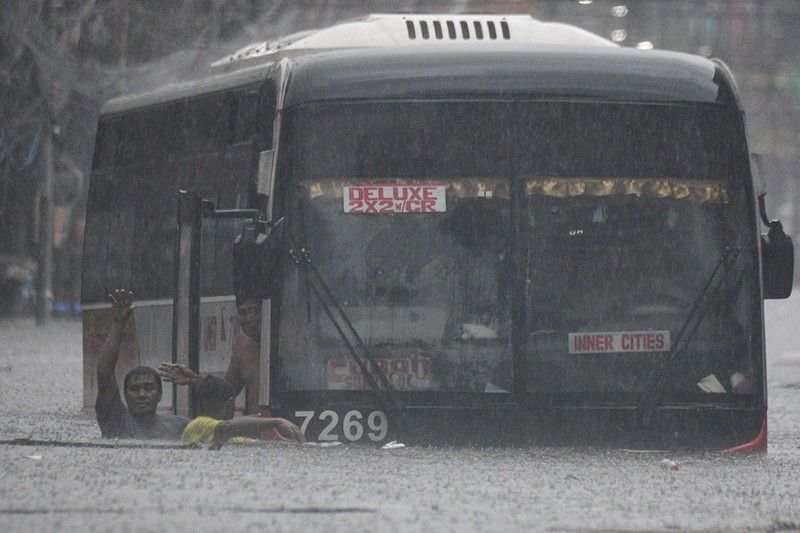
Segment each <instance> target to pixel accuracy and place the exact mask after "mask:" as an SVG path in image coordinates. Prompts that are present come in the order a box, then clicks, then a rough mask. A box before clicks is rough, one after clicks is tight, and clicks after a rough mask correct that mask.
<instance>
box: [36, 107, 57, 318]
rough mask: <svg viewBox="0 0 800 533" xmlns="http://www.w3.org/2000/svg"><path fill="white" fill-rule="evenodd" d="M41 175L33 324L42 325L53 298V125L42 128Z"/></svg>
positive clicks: (48, 313)
mask: <svg viewBox="0 0 800 533" xmlns="http://www.w3.org/2000/svg"><path fill="white" fill-rule="evenodd" d="M42 129H43V131H42V165H43V169H42V170H43V176H42V184H41V187H40V199H39V265H38V272H37V277H38V280H37V281H38V287H37V296H36V324H37V325H38V326H44V325H45V324H46V323H47V317H48V316H50V310H51V307H52V303H53V302H52V299H53V287H52V285H53V124H52V121H51V120H48V121H47V123H46V124H45V127H44V128H42Z"/></svg>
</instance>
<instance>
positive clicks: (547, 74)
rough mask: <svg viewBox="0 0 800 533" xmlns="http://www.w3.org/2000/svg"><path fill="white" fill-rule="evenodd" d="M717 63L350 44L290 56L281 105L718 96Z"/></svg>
mask: <svg viewBox="0 0 800 533" xmlns="http://www.w3.org/2000/svg"><path fill="white" fill-rule="evenodd" d="M714 75H715V67H714V64H713V63H712V62H711V61H709V60H707V59H704V58H701V57H698V56H691V55H687V54H680V53H677V52H666V51H653V50H647V51H645V50H637V49H631V48H618V47H608V48H606V47H575V46H562V45H503V46H493V45H489V46H487V45H474V44H469V45H467V44H463V45H461V46H457V47H456V46H448V47H437V46H431V47H425V48H423V47H416V46H415V47H397V48H375V49H350V50H337V51H329V52H322V53H318V54H312V55H305V56H298V57H295V58H293V59H292V67H291V74H290V78H289V84H288V87H287V91H286V96H285V101H284V107H290V106H292V105H297V104H299V103H303V102H310V101H326V100H344V99H373V98H374V99H384V98H385V99H392V98H398V99H399V98H435V97H448V96H454V97H459V96H462V97H463V96H468V97H475V98H480V97H493V96H499V97H505V96H507V97H525V96H533V97H537V96H556V97H590V98H598V99H603V100H617V101H620V100H624V101H625V100H626V101H660V102H667V101H668V102H716V101H717V97H718V91H719V87H718V86H717V83H716V82H715V80H714Z"/></svg>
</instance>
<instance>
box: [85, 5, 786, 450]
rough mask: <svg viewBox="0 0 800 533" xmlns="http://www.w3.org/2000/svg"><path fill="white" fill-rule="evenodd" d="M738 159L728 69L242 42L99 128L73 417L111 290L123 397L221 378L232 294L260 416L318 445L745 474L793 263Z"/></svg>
mask: <svg viewBox="0 0 800 533" xmlns="http://www.w3.org/2000/svg"><path fill="white" fill-rule="evenodd" d="M756 159H757V158H756V157H754V156H753V155H752V154H750V152H749V150H748V143H747V138H746V135H745V122H744V112H743V110H742V107H741V104H740V102H739V100H738V94H737V87H736V84H735V82H734V80H733V77H732V75H731V72H730V71H729V69H728V68H727V67H726V66H725V64H724V63H722V62H721V61H718V60H708V59H705V58H701V57H697V56H691V55H686V54H681V53H675V52H669V51H657V50H637V49H631V48H622V47H619V46H617V45H615V44H613V43H611V42H609V41H607V40H605V39H603V38H601V37H598V36H596V35H594V34H591V33H588V32H586V31H583V30H581V29H579V28H576V27H572V26H568V25H562V24H555V23H545V22H540V21H537V20H535V19H532V18H531V17H529V16H523V15H514V16H501V15H371V16H369V17H366V18H364V19H361V20H355V21H350V22H346V23H342V24H338V25H335V26H332V27H330V28H326V29H321V30H316V31H310V32H304V33H300V34H296V35H292V36H289V37H287V38H284V39H281V40H278V41H275V42H269V43H267V42H263V43H256V44H253V45H252V46H249V47H246V48H244V49H242V50H240V51H238V52H236V53H235V54H233V55H231V56H229V57H225V58H223V59H220V60H219V61H217V62H215V63H214V64H213V65H211V66H210V67H209V70H208V72H207V74H206V75H203V76H201V77H200V79H198V80H196V81H191V82H186V83H180V84H173V85H169V86H167V87H164V88H161V89H158V90H155V91H152V92H148V93H145V94H137V95H131V96H125V97H121V98H118V99H115V100H112V101H110V102H108V103H107V104H106V105H105V106H104V108H103V110H102V114H101V117H100V120H99V124H98V130H97V140H96V148H95V155H94V161H93V169H92V175H91V184H90V192H89V203H88V213H87V224H86V241H85V250H84V265H83V296H82V300H83V301H82V304H83V324H84V326H83V327H84V362H85V364H84V394H85V396H84V402H85V404H86V405H91V404H92V403H93V401H94V396H95V394H96V391H95V389H94V387H95V378H94V372H95V371H94V365H95V359H96V356H97V350H98V347H99V346H100V343H101V342H102V339H103V336H104V335H105V331H106V329H107V327H108V324H109V313H108V308H109V305H108V303H107V302H105V296H106V294H107V293H108V292H109V291H110V290H112V289H114V288H117V287H122V288H130V289H131V290H132V291H133V292H134V293H135V295H136V310H135V314H134V320H133V324H132V325H131V326H130V327H129V330H128V332H127V337H126V343H125V348H124V353H123V356H122V359H121V363H120V368H119V369H118V371H119V372H120V373H121V374H122V373H124V372H125V371H126V369H127V368H130V367H131V366H133V365H135V364H143V365H150V366H157V365H158V363H159V362H160V361H164V360H170V358H171V357H174V358H175V360H177V361H178V362H181V361H184V362H185V361H187V358H188V363H190V364H192V365H193V366H195V367H196V368H195V369H194V370H196V371H199V372H201V373H222V372H224V371H225V369H226V368H227V366H228V363H229V361H230V358H231V351H232V349H233V342H234V341H233V339H234V337H235V336H236V335H237V334H238V333H239V326H238V325H237V310H236V305H235V298H236V295H237V291H238V292H241V290H243V289H241V287H243V286H245V285H247V286H249V287H250V289H249V290H250V291H253V293H254V294H257V295H258V300H259V301H260V302H261V331H260V334H261V335H260V344H259V350H260V352H259V361H258V365H259V371H260V372H259V376H260V378H259V384H258V404H259V405H260V407H261V409H262V410H264V411H267V410H268V411H270V412H271V413H272V414H273V415H276V416H283V417H285V418H287V419H289V420H292V421H294V422H296V423H297V424H298V425H299V426H301V428H302V429H303V431H304V432H305V435H306V438H307V439H309V440H312V441H337V440H338V441H344V442H365V443H384V442H387V441H389V440H402V441H403V442H406V443H409V442H420V443H448V444H451V443H482V444H500V445H505V444H508V445H527V444H542V443H543V444H552V443H567V444H589V445H608V446H625V447H648V448H698V449H716V450H723V449H733V450H765V449H766V443H767V389H766V376H765V371H766V367H765V342H764V312H763V300H764V298H784V297H787V296H788V295H789V293H790V291H791V274H792V268H793V248H792V243H791V239H790V238H789V237H788V236H787V235H786V234H785V233H784V232H783V230H782V228H781V226H780V223H779V222H777V221H770V220H769V219H768V218H767V214H766V213H765V208H764V202H763V184H762V180H761V178H760V176H759V174H758V173H757V165H756V163H755V161H756ZM179 191H182V192H179ZM181 195H183V196H181ZM179 196H180V197H181V198H183V197H187V198H189V197H191V198H194V200H191V201H189V200H187V205H189V204H192V202H195V204H196V203H197V202H200V203H201V204H202V209H201V213H200V214H199V215H193V216H192V217H193V218H192V217H188V218H187V217H186V216H184V215H180V216H179V213H178V211H179V204H180V203H181V202H182V200H179ZM192 205H194V204H192ZM181 209H183V208H181ZM187 209H188V208H187ZM215 213H216V214H220V213H222V214H224V213H228V215H230V214H233V215H235V214H236V213H244V214H248V213H249V214H250V215H248V216H251V218H252V220H249V221H247V220H245V221H243V220H241V219H238V218H235V216H213V215H214V214H215ZM190 218H191V221H190V222H187V221H188V220H189V219H190ZM183 222H185V223H186V224H189V225H191V226H192V227H193V228H194V231H195V232H194V233H192V232H191V231H187V232H185V233H184V231H183V229H179V228H181V224H182V223H183ZM245 230H246V231H245ZM248 231H249V232H250V233H251V234H252V233H253V232H255V233H257V234H258V238H255V239H253V238H250V239H249V240H248V239H246V238H245V235H246V233H247V232H248ZM762 232H763V234H762ZM192 235H194V236H193V237H192ZM183 238H185V239H188V240H191V242H192V243H193V244H192V245H193V246H194V245H197V246H198V251H197V252H196V256H195V257H194V259H192V260H190V261H188V262H186V261H183V259H181V258H182V257H183V256H184V255H185V252H186V250H189V247H187V246H188V245H187V246H184V244H185V243H181V242H179V241H180V240H181V239H183ZM237 238H238V239H239V241H238V242H239V243H240V246H239V245H237V244H235V243H234V241H235V240H236V239H237ZM243 239H244V240H243ZM245 241H246V242H245ZM198 243H200V244H198ZM237 246H239V248H237ZM247 250H249V252H247ZM253 250H255V253H253ZM245 252H247V253H249V254H250V256H249V257H250V258H251V259H250V260H249V261H250V263H249V265H250V266H247V267H242V266H241V265H242V264H248V262H247V261H244V260H238V261H237V257H240V256H241V257H245V256H246V255H247V253H245ZM187 253H188V252H187ZM241 257H240V259H241ZM253 258H255V259H253ZM253 261H256V262H257V263H258V265H257V267H258V268H253V265H252V262H253ZM181 265H184V266H186V268H187V269H188V270H187V271H185V272H183V273H181V269H182V268H183V267H182V266H181ZM237 265H239V266H237ZM187 272H188V274H187ZM187 276H188V277H187ZM243 279H244V280H245V281H243ZM191 280H194V281H191ZM192 283H194V284H195V285H196V287H197V291H198V296H197V298H196V300H197V301H196V302H195V304H194V305H195V307H196V312H195V314H191V313H190V314H188V315H187V314H186V312H188V311H186V310H187V309H190V307H191V306H189V307H184V311H185V312H184V311H181V312H180V313H179V312H178V310H177V309H176V308H177V305H178V304H177V303H176V304H175V305H173V303H175V302H178V301H180V302H183V303H181V305H184V304H185V302H186V301H187V295H189V294H190V293H191V290H190V289H191V287H190V285H191V284H192ZM187 284H188V285H187ZM189 300H191V298H189ZM186 305H188V304H186ZM181 313H183V314H181ZM179 315H180V317H181V318H180V319H179V318H173V317H174V316H175V317H178V316H179ZM187 331H188V333H187ZM187 335H188V337H187ZM180 339H182V340H180ZM187 339H189V340H188V341H187ZM192 339H193V342H191V340H192ZM187 351H189V352H191V353H187ZM174 390H175V391H176V392H175V395H174V396H173V394H172V391H169V390H165V396H164V397H165V399H166V403H167V404H168V405H172V406H173V408H174V409H175V410H176V411H177V412H183V413H188V412H190V411H191V402H190V399H191V398H190V397H191V394H189V393H187V392H185V390H184V388H182V387H176V388H174Z"/></svg>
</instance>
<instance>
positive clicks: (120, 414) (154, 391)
mask: <svg viewBox="0 0 800 533" xmlns="http://www.w3.org/2000/svg"><path fill="white" fill-rule="evenodd" d="M108 297H109V299H110V300H111V315H112V319H113V320H112V324H111V330H110V331H109V332H108V336H107V337H106V340H105V343H103V347H102V348H101V349H100V354H99V356H98V358H97V401H96V402H95V404H94V410H95V413H96V415H97V424H98V425H99V426H100V432H101V433H102V434H103V437H105V438H123V439H170V440H178V439H180V438H181V434H182V433H183V430H184V428H185V427H186V424H188V423H189V419H188V418H184V417H182V416H175V415H160V414H156V408H157V407H158V402H160V401H161V377H160V376H159V375H158V372H156V371H155V370H154V369H152V368H150V367H147V366H139V367H136V368H134V369H133V370H131V371H130V372H128V374H127V375H126V376H125V381H124V383H123V392H124V394H125V404H127V407H126V405H125V404H123V403H122V399H121V398H120V394H119V385H118V384H117V378H116V376H115V375H114V372H115V370H116V368H117V359H119V350H120V345H121V344H122V334H123V331H124V330H125V324H126V323H127V322H128V319H129V318H130V316H131V314H132V313H133V293H132V292H130V291H127V290H125V289H117V290H115V291H114V292H113V293H111V294H109V295H108Z"/></svg>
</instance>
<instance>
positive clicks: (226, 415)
mask: <svg viewBox="0 0 800 533" xmlns="http://www.w3.org/2000/svg"><path fill="white" fill-rule="evenodd" d="M196 399H197V413H198V416H197V417H196V418H194V419H193V420H192V421H191V422H189V424H188V425H187V426H186V428H185V429H184V430H183V434H182V435H181V441H183V442H186V443H195V444H216V445H222V444H224V443H226V442H239V443H241V442H248V440H247V439H251V440H250V442H252V441H253V440H274V439H271V438H270V437H269V433H270V431H271V430H275V431H276V432H277V433H278V435H279V436H280V437H281V438H282V440H285V441H288V442H305V438H304V437H303V433H302V432H301V431H300V428H298V427H297V426H296V425H295V424H292V423H291V422H289V421H288V420H286V419H284V418H261V417H258V416H240V417H238V418H233V413H234V391H233V388H232V387H231V386H230V385H229V384H228V382H227V381H225V380H224V379H221V378H218V377H214V376H208V377H206V378H205V379H204V380H203V381H202V382H200V384H199V385H198V386H197V390H196ZM242 437H244V438H245V439H244V440H242V439H241V438H242Z"/></svg>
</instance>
